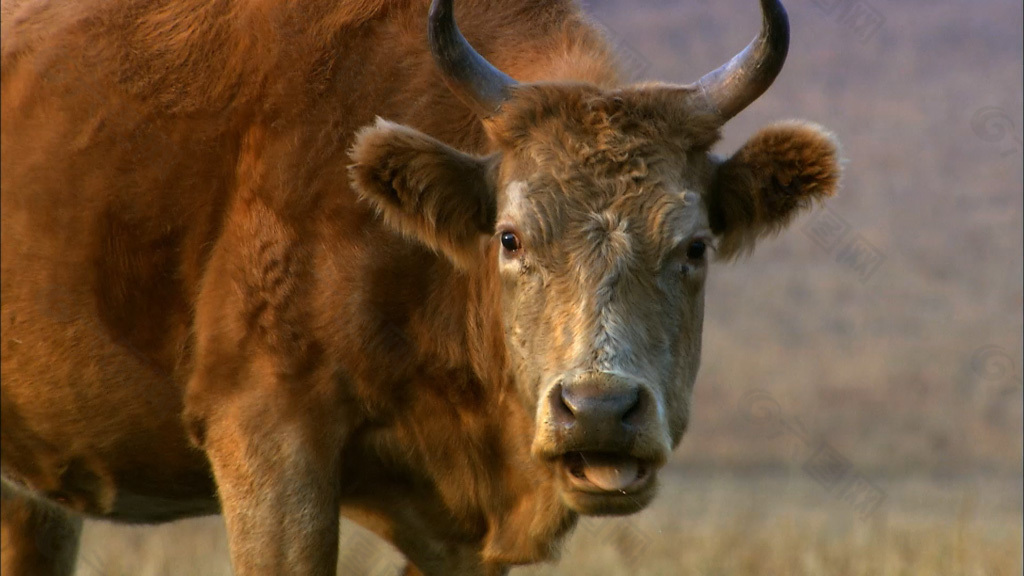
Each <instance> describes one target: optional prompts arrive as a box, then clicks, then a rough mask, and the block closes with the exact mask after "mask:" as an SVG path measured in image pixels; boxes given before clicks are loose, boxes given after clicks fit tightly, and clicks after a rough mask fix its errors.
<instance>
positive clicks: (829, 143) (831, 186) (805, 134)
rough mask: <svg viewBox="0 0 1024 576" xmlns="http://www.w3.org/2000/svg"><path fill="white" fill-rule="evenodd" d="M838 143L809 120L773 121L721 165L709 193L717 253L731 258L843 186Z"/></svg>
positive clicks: (708, 200) (779, 228) (709, 208)
mask: <svg viewBox="0 0 1024 576" xmlns="http://www.w3.org/2000/svg"><path fill="white" fill-rule="evenodd" d="M839 175H840V167H839V143H838V142H837V141H836V140H835V138H834V137H833V136H832V135H831V134H830V133H829V132H828V131H826V130H825V129H824V128H822V127H820V126H818V125H816V124H811V123H808V122H800V121H788V122H780V123H778V124H774V125H772V126H769V127H767V128H764V129H763V130H761V131H760V132H758V133H757V134H755V135H754V136H753V137H752V138H751V139H750V140H748V141H747V143H746V144H744V145H743V147H742V148H740V149H739V150H738V151H737V152H736V153H735V154H733V155H732V157H731V158H729V159H728V160H726V161H725V162H723V163H722V164H721V165H719V166H718V169H717V170H716V172H715V175H714V177H713V178H712V181H711V184H710V186H709V187H708V191H707V194H706V195H705V203H706V205H707V208H708V218H709V220H710V223H711V230H712V232H714V233H715V234H716V235H719V236H720V237H721V239H720V241H719V246H718V254H719V256H721V257H723V258H731V257H733V256H735V255H737V254H740V253H743V252H748V251H750V250H751V249H753V247H754V244H755V243H756V241H757V240H758V239H759V238H762V237H764V236H768V235H771V234H774V233H776V232H778V231H779V230H781V229H782V228H784V227H785V226H786V225H787V224H788V223H789V222H790V221H791V220H792V219H793V217H794V216H795V215H796V214H797V213H799V212H800V211H801V210H803V209H805V208H807V207H809V206H810V205H811V204H812V203H813V201H815V200H821V199H823V198H825V197H827V196H831V195H832V194H834V193H835V191H836V188H837V187H838V185H839Z"/></svg>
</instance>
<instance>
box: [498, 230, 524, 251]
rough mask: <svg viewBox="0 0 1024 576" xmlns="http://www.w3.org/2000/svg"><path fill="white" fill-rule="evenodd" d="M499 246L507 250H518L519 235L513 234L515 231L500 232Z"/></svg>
mask: <svg viewBox="0 0 1024 576" xmlns="http://www.w3.org/2000/svg"><path fill="white" fill-rule="evenodd" d="M501 247H502V248H504V249H505V250H506V251H508V252H516V251H518V250H519V248H520V247H521V246H520V244H519V237H518V236H516V235H515V232H502V233H501Z"/></svg>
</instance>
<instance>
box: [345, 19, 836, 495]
mask: <svg viewBox="0 0 1024 576" xmlns="http://www.w3.org/2000/svg"><path fill="white" fill-rule="evenodd" d="M762 8H763V10H764V14H765V19H764V26H763V28H762V31H761V33H760V35H759V36H758V37H757V38H756V39H755V40H754V42H752V43H751V44H750V46H748V47H747V49H746V50H744V51H743V52H742V53H741V54H739V55H738V56H737V57H736V58H734V59H733V60H732V61H730V62H729V63H728V64H726V65H725V66H723V67H722V68H720V69H718V70H716V71H714V72H711V73H710V74H708V75H706V76H704V77H703V78H702V79H701V80H700V81H699V82H698V83H696V84H694V85H688V86H671V85H664V84H640V85H635V86H630V87H626V88H619V89H613V90H606V89H601V88H598V87H595V86H592V85H588V84H572V83H542V84H518V83H516V82H515V81H514V80H512V79H510V78H509V77H508V76H505V75H504V74H503V73H501V72H500V71H498V70H496V69H495V68H493V67H492V66H491V65H490V64H489V63H488V62H487V61H486V60H484V59H483V58H482V57H481V56H480V55H479V54H477V53H476V52H475V51H474V50H473V48H472V47H470V46H469V45H468V44H467V43H466V41H465V40H464V39H463V38H462V35H461V34H460V33H459V32H458V29H457V28H456V27H455V25H454V22H453V19H452V16H451V6H450V0H449V1H447V2H445V1H440V2H438V1H435V5H434V6H433V7H432V11H431V26H430V37H431V43H432V49H433V51H434V54H435V58H436V60H437V61H438V64H439V66H440V67H441V69H442V71H443V72H444V74H445V77H446V82H447V83H448V85H449V87H450V88H451V89H452V90H453V91H454V92H455V93H456V94H457V95H459V97H460V98H461V99H462V100H463V101H464V102H466V103H467V104H469V105H470V106H472V107H474V108H475V109H476V110H477V111H478V112H479V113H480V114H481V116H483V117H484V118H485V120H484V124H485V128H486V130H487V133H488V136H489V137H490V139H491V142H492V144H493V145H494V148H495V149H496V152H495V153H494V154H492V155H490V156H486V157H478V156H474V155H470V154H466V153H463V152H460V151H458V150H455V149H453V148H451V147H449V146H447V145H445V144H443V143H441V142H439V141H437V140H434V139H432V138H430V137H429V136H426V135H425V134H422V133H420V132H417V131H415V130H413V129H411V128H408V127H404V126H400V125H396V124H392V123H389V122H386V121H378V122H377V124H376V125H375V126H372V127H369V128H366V129H364V130H363V131H362V132H361V133H360V134H359V136H358V138H357V142H356V144H355V147H354V148H353V152H352V154H353V159H354V161H355V164H354V166H353V171H352V172H353V182H354V185H355V188H356V189H357V190H358V192H359V193H360V194H361V195H362V196H363V197H364V198H366V199H367V200H368V201H370V202H371V203H372V204H373V205H374V206H376V208H377V209H378V210H379V212H380V213H381V214H382V216H383V218H384V219H385V220H386V222H387V223H388V224H389V225H391V226H392V227H394V228H395V229H396V230H398V231H401V232H402V233H404V234H406V235H408V236H410V237H412V238H415V239H416V240H418V241H420V242H423V243H424V244H426V245H428V246H430V247H432V248H434V249H435V250H436V251H438V252H440V253H442V254H444V255H445V256H447V257H448V258H450V259H451V261H452V262H453V263H455V264H456V265H457V266H460V267H462V268H477V267H488V268H490V269H491V270H493V272H494V273H495V274H497V275H498V276H499V277H500V282H498V284H500V286H501V288H500V291H501V295H500V302H501V315H502V319H503V325H504V330H505V346H506V349H507V351H508V357H509V362H510V368H511V372H512V373H513V374H514V377H515V380H516V383H517V386H518V387H519V392H520V396H521V400H522V402H523V404H524V405H525V406H526V409H527V410H529V411H530V413H531V414H534V415H535V435H534V437H533V439H532V452H533V456H534V457H535V458H537V459H540V460H542V461H543V462H545V463H548V464H549V465H550V466H552V467H553V468H554V469H555V472H556V474H557V477H558V478H559V483H560V489H561V494H562V497H563V501H564V502H565V503H566V504H567V505H568V506H569V507H570V508H572V509H574V510H576V511H578V512H581V513H585V514H615V513H629V512H633V511H636V510H638V509H640V508H642V507H643V506H645V505H646V504H647V503H648V502H649V501H650V499H651V498H652V497H653V494H654V486H655V475H656V472H657V470H658V468H659V467H660V466H661V465H662V464H663V463H664V462H665V460H666V458H667V457H668V455H669V453H670V451H671V450H672V449H673V448H674V447H675V446H676V445H677V444H678V442H679V440H680V438H681V437H682V435H683V432H684V430H685V429H686V427H687V422H688V420H689V412H690V398H691V392H692V389H693V383H694V379H695V378H696V375H697V368H698V365H699V363H700V352H701V330H702V322H703V316H704V284H705V279H706V277H707V273H708V261H709V259H710V258H711V257H712V256H718V257H726V258H728V257H730V256H732V255H735V254H738V253H741V252H744V251H746V250H749V249H750V248H751V247H752V246H753V245H754V243H755V242H756V241H757V240H758V239H759V238H761V237H764V236H766V235H769V234H771V233H774V232H776V231H778V230H779V229H780V228H782V227H783V226H784V225H785V224H786V223H787V222H789V221H790V220H791V219H792V218H793V216H794V215H795V214H796V213H797V212H798V211H799V210H800V209H802V208H805V207H807V206H808V205H810V204H811V202H812V201H813V200H815V199H818V198H822V197H824V196H827V195H830V194H832V193H833V191H834V190H835V188H836V185H837V180H838V176H839V169H838V151H837V147H836V144H835V142H834V141H833V140H832V138H831V137H830V136H829V135H828V133H826V132H825V131H823V130H822V129H821V128H819V127H817V126H814V125H811V124H807V123H801V122H787V123H783V124H777V125H774V126H770V127H767V128H765V129H763V130H762V131H761V132H759V133H758V134H756V135H754V136H753V137H752V138H751V139H750V140H749V141H748V142H747V143H746V144H745V145H744V146H742V147H741V148H740V150H739V151H737V152H736V153H735V154H733V155H732V156H731V157H729V158H727V159H721V158H718V157H716V156H714V155H712V154H710V148H711V146H712V145H713V144H714V143H715V142H716V140H717V139H718V137H719V130H720V128H721V126H722V124H724V122H725V121H726V120H728V119H729V118H731V117H732V116H733V115H735V114H736V113H738V112H739V111H740V110H742V109H743V108H744V107H745V106H746V105H748V104H749V103H750V102H752V101H753V100H754V99H755V98H757V97H758V96H759V95H760V94H761V93H763V92H764V90H765V89H767V87H768V85H769V84H770V83H771V82H772V80H773V79H774V78H775V76H776V75H777V73H778V72H779V70H780V69H781V67H782V62H783V60H784V58H785V53H786V49H787V46H788V22H787V19H786V14H785V11H784V10H783V9H782V6H781V5H779V4H778V3H777V2H774V1H771V0H763V1H762Z"/></svg>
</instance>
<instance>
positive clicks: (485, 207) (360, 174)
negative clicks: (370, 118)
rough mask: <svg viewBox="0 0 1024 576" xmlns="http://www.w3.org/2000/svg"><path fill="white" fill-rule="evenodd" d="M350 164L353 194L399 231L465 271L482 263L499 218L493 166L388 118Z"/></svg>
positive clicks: (367, 132) (355, 150)
mask: <svg viewBox="0 0 1024 576" xmlns="http://www.w3.org/2000/svg"><path fill="white" fill-rule="evenodd" d="M349 156H350V157H351V158H352V161H353V162H354V164H353V165H352V166H350V167H349V173H350V175H351V179H352V187H353V188H354V189H355V190H356V192H357V193H358V194H359V195H360V196H361V197H362V198H363V199H365V200H367V201H369V202H370V203H371V204H373V206H374V207H375V208H376V209H377V211H378V212H379V213H380V214H381V215H382V216H383V218H384V221H385V222H386V223H387V224H388V225H389V226H390V227H391V228H392V229H394V230H396V231H398V232H400V233H402V234H404V235H406V236H408V237H410V238H414V239H416V240H419V241H420V242H422V243H423V244H426V245H427V246H429V247H430V248H432V249H434V250H436V251H438V252H440V253H442V254H444V255H445V256H447V257H448V258H449V259H450V260H451V261H452V262H453V263H455V264H456V265H458V266H459V267H461V268H468V267H470V266H472V265H473V263H474V262H476V260H477V258H479V256H480V254H481V252H480V243H479V239H480V236H481V235H489V234H492V233H493V232H494V224H495V219H496V218H497V207H496V199H495V192H494V186H493V184H492V178H491V177H490V174H491V170H490V163H489V162H488V160H487V159H485V158H479V157H476V156H471V155H469V154H465V153H462V152H460V151H458V150H456V149H454V148H452V147H450V146H448V145H446V144H444V143H443V142H440V141H438V140H435V139H434V138H431V137H430V136H427V135H426V134H423V133H422V132H417V131H416V130H413V129H412V128H409V127H407V126H402V125H399V124H394V123H392V122H388V121H386V120H383V119H380V118H378V119H377V123H376V124H374V125H373V126H367V127H366V128H363V129H362V130H360V131H359V133H358V134H356V139H355V144H354V145H353V146H352V150H351V151H350V152H349Z"/></svg>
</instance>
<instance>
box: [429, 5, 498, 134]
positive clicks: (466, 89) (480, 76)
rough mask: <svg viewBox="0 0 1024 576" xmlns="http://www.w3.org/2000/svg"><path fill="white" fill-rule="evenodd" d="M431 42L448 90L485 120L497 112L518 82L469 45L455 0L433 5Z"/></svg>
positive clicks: (431, 47)
mask: <svg viewBox="0 0 1024 576" xmlns="http://www.w3.org/2000/svg"><path fill="white" fill-rule="evenodd" d="M427 39H428V41H429V43H430V53H431V54H433V56H434V62H436V63H437V66H438V67H439V68H440V69H441V74H442V75H443V76H444V82H445V84H447V85H448V88H449V89H450V90H451V91H452V92H454V93H455V95H456V96H458V97H459V99H461V100H462V101H463V102H465V103H466V104H467V105H468V106H470V107H471V108H473V110H474V111H476V112H477V113H478V114H480V116H482V117H485V118H486V117H488V116H491V115H492V114H494V113H495V112H497V111H498V108H500V107H501V103H502V102H504V101H505V100H506V99H507V98H508V94H509V89H510V88H511V87H512V86H515V85H516V81H515V80H513V79H512V78H510V77H509V76H508V75H507V74H505V73H504V72H502V71H501V70H498V69H497V68H495V67H494V66H493V65H492V64H491V63H490V62H488V61H487V60H486V59H484V57H483V56H481V55H480V54H479V53H478V52H477V51H476V50H474V49H473V47H472V46H470V45H469V42H467V41H466V38H465V37H464V36H463V35H462V32H460V31H459V27H458V26H457V25H456V24H455V11H454V10H453V8H452V0H433V2H432V3H431V4H430V15H429V16H428V26H427Z"/></svg>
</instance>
